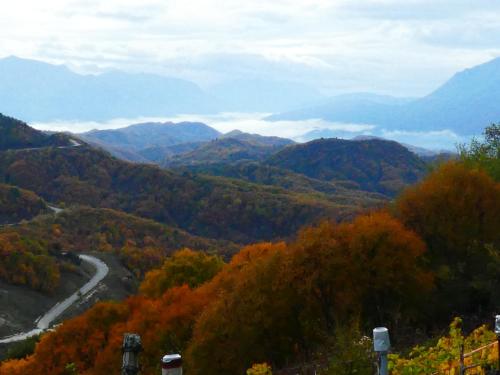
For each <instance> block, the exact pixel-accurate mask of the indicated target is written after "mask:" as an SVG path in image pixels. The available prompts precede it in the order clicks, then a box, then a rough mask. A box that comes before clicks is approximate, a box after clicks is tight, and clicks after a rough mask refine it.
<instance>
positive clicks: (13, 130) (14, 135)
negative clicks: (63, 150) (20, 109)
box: [0, 113, 69, 151]
mask: <svg viewBox="0 0 500 375" xmlns="http://www.w3.org/2000/svg"><path fill="white" fill-rule="evenodd" d="M0 134H1V137H0V151H1V150H7V149H24V148H34V147H47V146H67V145H68V144H69V142H68V139H67V137H65V136H63V135H59V134H57V135H52V136H49V135H46V134H44V133H42V132H40V131H38V130H35V129H33V128H31V127H30V126H28V125H27V124H26V123H24V122H22V121H19V120H16V119H14V118H11V117H7V116H4V115H2V114H1V113H0Z"/></svg>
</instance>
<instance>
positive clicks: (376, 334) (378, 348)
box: [373, 327, 391, 375]
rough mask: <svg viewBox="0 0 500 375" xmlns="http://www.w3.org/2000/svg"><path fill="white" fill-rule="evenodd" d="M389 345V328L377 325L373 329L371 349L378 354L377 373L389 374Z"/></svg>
mask: <svg viewBox="0 0 500 375" xmlns="http://www.w3.org/2000/svg"><path fill="white" fill-rule="evenodd" d="M390 347H391V341H390V339H389V330H388V329H387V328H385V327H377V328H375V329H374V330H373V349H374V350H375V352H377V354H378V360H379V367H378V375H389V363H388V361H387V354H388V352H389V349H390Z"/></svg>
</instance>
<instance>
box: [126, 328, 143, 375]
mask: <svg viewBox="0 0 500 375" xmlns="http://www.w3.org/2000/svg"><path fill="white" fill-rule="evenodd" d="M141 350H142V344H141V336H139V335H136V334H134V333H126V334H125V335H123V361H122V375H137V374H138V373H139V352H140V351H141Z"/></svg>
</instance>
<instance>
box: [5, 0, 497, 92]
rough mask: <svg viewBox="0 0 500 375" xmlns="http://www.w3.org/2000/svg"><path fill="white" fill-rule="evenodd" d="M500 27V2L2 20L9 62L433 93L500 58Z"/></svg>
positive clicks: (39, 7) (75, 3)
mask: <svg viewBox="0 0 500 375" xmlns="http://www.w3.org/2000/svg"><path fill="white" fill-rule="evenodd" d="M499 19H500V3H499V2H495V1H491V0H406V1H404V2H401V1H400V0H359V1H351V0H274V1H269V0H252V1H248V0H106V1H99V0H45V1H43V2H41V1H38V0H16V1H12V2H8V3H6V4H3V7H2V12H1V13H0V24H1V25H2V27H1V29H0V56H6V55H10V54H16V55H20V56H22V57H31V58H38V59H42V60H47V61H50V62H58V63H66V64H69V65H71V66H73V67H77V69H79V70H82V71H85V70H86V69H88V70H91V71H95V70H99V69H107V68H121V69H125V70H131V71H150V72H157V73H162V74H168V75H176V76H180V77H184V78H189V79H193V80H195V81H197V82H199V83H201V84H205V85H207V84H211V83H214V82H216V81H220V80H225V79H233V78H235V77H236V78H239V76H241V75H242V74H250V73H251V74H254V75H259V76H261V77H263V78H266V77H277V78H279V79H291V80H299V81H302V82H304V83H308V84H310V85H314V86H316V87H320V88H323V89H324V90H326V91H327V92H332V93H333V92H340V91H377V92H382V93H392V94H396V95H398V94H399V95H422V94H425V93H427V92H429V91H431V90H432V89H434V88H435V87H436V86H438V85H439V84H440V83H442V82H443V81H444V80H446V78H447V77H449V76H450V75H451V74H453V73H454V72H455V71H457V70H461V69H463V68H466V67H469V66H471V65H475V64H478V63H482V62H484V61H486V60H488V59H490V58H493V57H495V56H497V55H500V22H499V21H498V20H499ZM235 56H236V57H237V58H233V57H235ZM246 58H248V61H246V62H245V61H244V60H245V59H246ZM216 62H217V63H216ZM204 63H206V65H204ZM242 64H243V67H242Z"/></svg>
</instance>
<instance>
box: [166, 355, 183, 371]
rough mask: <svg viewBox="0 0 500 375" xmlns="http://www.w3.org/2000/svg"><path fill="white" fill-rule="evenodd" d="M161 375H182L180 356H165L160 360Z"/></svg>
mask: <svg viewBox="0 0 500 375" xmlns="http://www.w3.org/2000/svg"><path fill="white" fill-rule="evenodd" d="M161 373H162V375H182V357H181V355H180V354H167V355H165V356H163V358H162V359H161Z"/></svg>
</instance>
